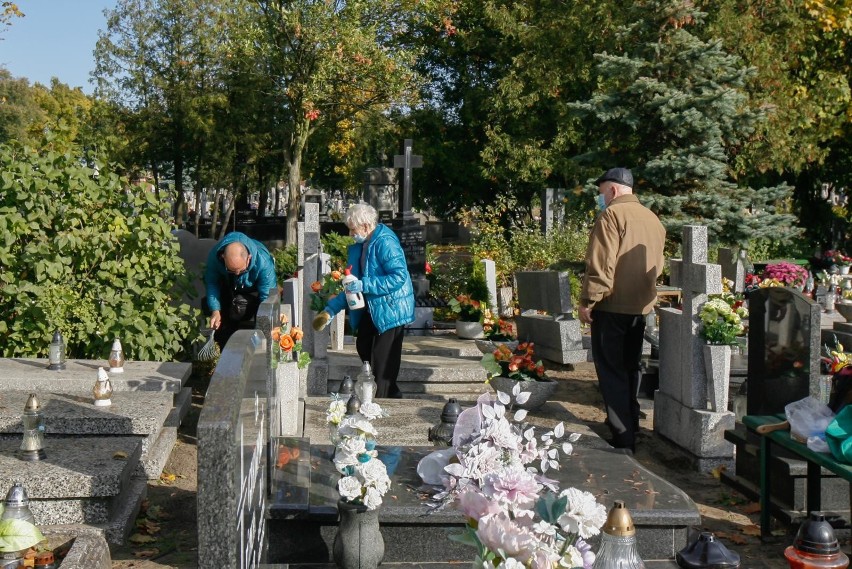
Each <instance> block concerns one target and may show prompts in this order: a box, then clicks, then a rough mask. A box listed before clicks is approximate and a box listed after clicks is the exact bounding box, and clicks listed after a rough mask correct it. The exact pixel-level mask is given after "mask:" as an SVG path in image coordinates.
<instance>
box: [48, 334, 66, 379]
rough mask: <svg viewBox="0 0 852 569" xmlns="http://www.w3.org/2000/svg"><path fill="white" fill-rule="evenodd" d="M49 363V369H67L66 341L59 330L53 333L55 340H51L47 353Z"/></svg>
mask: <svg viewBox="0 0 852 569" xmlns="http://www.w3.org/2000/svg"><path fill="white" fill-rule="evenodd" d="M47 361H48V364H47V369H51V370H61V369H65V340H64V339H63V338H62V333H61V332H60V331H59V330H58V329H57V330H56V331H55V332H53V340H51V342H50V347H49V348H48V352H47Z"/></svg>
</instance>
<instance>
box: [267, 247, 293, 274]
mask: <svg viewBox="0 0 852 569" xmlns="http://www.w3.org/2000/svg"><path fill="white" fill-rule="evenodd" d="M297 249H298V248H297V247H296V245H286V246H284V247H278V248H277V249H274V250H272V251H270V253H271V254H272V258H273V259H274V260H275V277H276V280H277V281H278V282H279V283H283V282H284V281H286V280H287V279H289V278H290V277H292V276H293V275H294V274H296V270H297V269H298V264H297V263H298V250H297Z"/></svg>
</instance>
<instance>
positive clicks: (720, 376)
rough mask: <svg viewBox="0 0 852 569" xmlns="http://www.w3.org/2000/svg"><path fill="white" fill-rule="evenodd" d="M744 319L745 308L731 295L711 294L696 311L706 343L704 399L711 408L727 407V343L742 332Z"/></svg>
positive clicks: (746, 314) (728, 373)
mask: <svg viewBox="0 0 852 569" xmlns="http://www.w3.org/2000/svg"><path fill="white" fill-rule="evenodd" d="M745 318H748V310H747V309H746V307H745V306H744V305H743V304H742V301H741V300H738V299H737V298H736V297H735V296H733V295H731V294H725V295H714V296H711V297H710V299H709V300H708V301H707V302H705V303H704V304H703V305H701V310H700V311H699V312H698V319H699V321H700V324H701V328H700V330H699V334H700V335H701V337H702V338H703V339H704V341H705V342H706V343H705V345H704V347H703V350H704V371H705V374H706V376H707V381H708V383H709V385H710V389H709V390H708V391H709V393H708V401H709V404H710V409H711V410H712V411H724V410H727V408H728V376H729V375H730V372H731V346H732V345H734V344H736V343H737V338H738V337H741V336H742V335H743V334H745V325H744V324H743V319H745Z"/></svg>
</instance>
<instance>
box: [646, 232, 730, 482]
mask: <svg viewBox="0 0 852 569" xmlns="http://www.w3.org/2000/svg"><path fill="white" fill-rule="evenodd" d="M682 247H683V259H682V260H672V261H671V283H672V285H673V286H679V287H680V288H681V289H682V290H683V297H682V307H683V309H682V310H678V309H675V308H660V309H659V310H658V313H659V316H660V388H659V391H658V392H657V394H656V395H655V397H654V431H655V432H656V433H658V434H660V435H662V436H663V437H665V438H667V439H669V440H670V441H672V442H673V443H675V444H676V445H678V446H679V447H681V448H682V449H683V450H685V451H687V452H688V453H689V454H691V455H692V457H693V458H694V459H695V460H694V465H695V466H696V467H697V469H698V470H702V471H707V470H710V469H712V468H715V467H717V466H719V465H720V464H724V465H729V464H730V463H731V462H732V459H733V446H732V445H731V443H729V442H727V441H726V440H725V438H724V433H725V430H727V429H732V428H733V427H734V414H733V413H731V412H729V411H728V410H727V409H718V410H711V409H710V408H709V407H710V406H709V400H708V387H709V386H708V378H707V375H706V371H705V365H704V349H703V347H704V342H703V340H702V339H701V338H700V337H699V327H700V321H699V319H698V312H699V310H700V309H701V306H702V305H703V304H704V303H705V302H706V301H707V298H708V295H710V294H718V293H721V292H722V267H721V266H720V265H715V264H709V263H708V262H707V228H706V227H703V226H691V225H687V226H684V228H683V244H682ZM724 389H727V387H724Z"/></svg>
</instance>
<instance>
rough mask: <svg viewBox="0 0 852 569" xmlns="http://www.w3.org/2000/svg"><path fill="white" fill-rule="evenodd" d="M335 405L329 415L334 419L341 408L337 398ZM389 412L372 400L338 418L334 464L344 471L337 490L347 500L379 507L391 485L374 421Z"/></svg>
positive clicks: (370, 508) (338, 469)
mask: <svg viewBox="0 0 852 569" xmlns="http://www.w3.org/2000/svg"><path fill="white" fill-rule="evenodd" d="M338 401H340V400H338ZM332 405H333V406H335V410H334V413H329V415H328V416H329V417H330V419H329V420H330V421H331V420H333V418H334V417H336V416H337V409H338V408H339V405H335V402H334V401H332ZM344 407H345V404H344ZM329 410H330V411H331V406H330V407H329ZM386 416H387V414H386V413H385V412H384V410H383V409H382V408H381V406H379V404H378V403H375V402H370V403H364V404H362V405H361V407H360V410H359V411H358V412H357V413H355V414H353V415H343V416H342V418H340V419H339V421H338V428H337V434H338V442H337V445H336V448H335V451H334V466H335V468H336V469H337V471H338V472H340V473H341V474H342V475H343V477H342V478H341V479H340V480H339V481H338V482H337V490H338V491H339V492H340V499H341V500H343V501H344V502H348V503H351V504H356V505H363V506H364V507H365V508H366V509H368V510H375V509H376V508H378V507H379V506H380V505H381V504H382V497H383V496H384V495H385V493H386V492H387V491H388V489H389V488H390V478H389V477H388V473H387V468H386V467H385V464H384V463H383V462H382V461H381V460H379V459H378V451H376V428H375V427H374V426H373V424H372V422H371V421H373V420H374V419H378V418H380V417H386Z"/></svg>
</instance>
